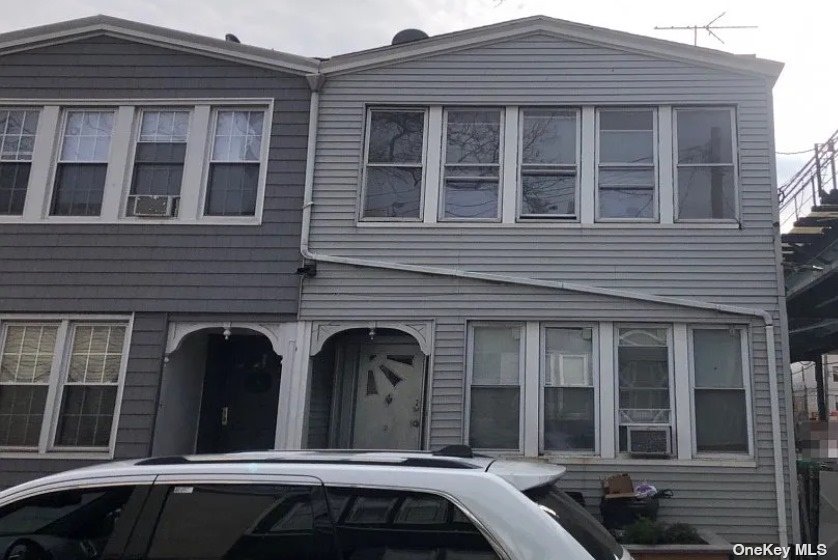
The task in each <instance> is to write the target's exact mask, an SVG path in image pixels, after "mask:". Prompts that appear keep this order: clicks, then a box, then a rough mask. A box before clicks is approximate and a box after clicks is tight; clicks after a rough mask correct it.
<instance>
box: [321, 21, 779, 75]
mask: <svg viewBox="0 0 838 560" xmlns="http://www.w3.org/2000/svg"><path fill="white" fill-rule="evenodd" d="M536 33H545V34H548V35H554V36H557V37H561V38H565V39H570V40H574V41H580V42H584V43H589V44H594V45H600V46H604V47H610V48H615V49H620V50H626V51H630V52H636V53H641V54H647V55H650V56H655V57H658V58H664V59H667V60H681V61H684V62H689V63H693V64H699V65H702V66H710V67H717V68H722V69H725V70H731V71H735V72H745V73H750V74H757V75H762V76H768V77H770V78H771V79H772V80H776V79H777V77H778V76H779V75H780V72H781V70H782V68H783V64H782V63H780V62H776V61H773V60H767V59H761V58H756V57H751V56H742V55H736V54H732V53H727V52H724V51H717V50H713V49H706V48H702V47H694V46H691V45H686V44H683V43H676V42H673V41H665V40H662V39H655V38H652V37H645V36H642V35H634V34H631V33H626V32H623V31H615V30H612V29H606V28H602V27H594V26H590V25H583V24H578V23H573V22H569V21H564V20H557V19H553V18H545V17H542V16H536V17H534V18H527V19H523V20H516V21H512V22H506V23H501V24H497V25H492V26H486V27H480V28H475V29H468V30H465V31H457V32H454V33H448V34H445V35H439V36H437V37H431V38H429V39H425V40H421V41H416V42H415V43H408V44H406V45H401V46H397V47H392V46H388V47H383V48H378V49H372V50H369V51H362V52H359V53H356V54H349V55H344V56H337V57H335V58H333V59H329V60H326V61H324V62H323V65H322V72H323V73H326V74H336V73H342V72H349V71H354V70H360V69H367V68H372V67H375V66H382V65H388V64H394V63H398V62H403V61H405V60H410V59H414V58H417V57H424V56H429V55H435V54H440V53H444V52H448V51H455V50H459V49H463V48H468V47H475V46H478V45H481V44H487V43H494V42H497V41H502V40H508V39H511V38H514V37H521V36H525V35H532V34H536Z"/></svg>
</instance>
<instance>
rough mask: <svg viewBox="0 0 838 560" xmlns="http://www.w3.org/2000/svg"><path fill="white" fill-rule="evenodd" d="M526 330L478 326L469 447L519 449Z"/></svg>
mask: <svg viewBox="0 0 838 560" xmlns="http://www.w3.org/2000/svg"><path fill="white" fill-rule="evenodd" d="M523 341H524V333H523V327H522V326H520V325H509V326H506V325H498V326H475V327H473V328H472V337H471V346H472V348H471V360H470V366H471V393H470V397H471V401H470V420H469V445H471V446H472V447H475V448H479V449H519V448H520V426H521V420H520V419H521V415H520V411H521V373H522V369H523V368H522V357H523V352H522V344H523Z"/></svg>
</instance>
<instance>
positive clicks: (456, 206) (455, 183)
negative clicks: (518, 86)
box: [442, 108, 503, 220]
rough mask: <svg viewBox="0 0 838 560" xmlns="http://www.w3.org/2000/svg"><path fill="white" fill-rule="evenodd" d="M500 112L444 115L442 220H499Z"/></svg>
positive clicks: (462, 111)
mask: <svg viewBox="0 0 838 560" xmlns="http://www.w3.org/2000/svg"><path fill="white" fill-rule="evenodd" d="M502 117H503V111H502V110H501V109H493V108H473V109H448V110H446V112H445V149H444V166H443V169H444V171H443V173H444V177H443V196H442V204H443V209H442V217H443V219H447V220H498V219H499V218H500V173H501V166H500V157H501V133H502V126H501V122H502Z"/></svg>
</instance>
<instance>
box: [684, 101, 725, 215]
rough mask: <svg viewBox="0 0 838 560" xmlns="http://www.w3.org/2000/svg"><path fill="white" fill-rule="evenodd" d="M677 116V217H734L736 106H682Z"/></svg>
mask: <svg viewBox="0 0 838 560" xmlns="http://www.w3.org/2000/svg"><path fill="white" fill-rule="evenodd" d="M675 117H676V122H677V126H676V138H677V142H676V161H677V172H676V174H675V185H676V193H677V203H678V219H681V220H735V219H736V215H737V203H736V164H735V158H734V141H733V137H734V134H735V127H734V110H733V109H731V108H711V107H696V108H679V109H676V110H675Z"/></svg>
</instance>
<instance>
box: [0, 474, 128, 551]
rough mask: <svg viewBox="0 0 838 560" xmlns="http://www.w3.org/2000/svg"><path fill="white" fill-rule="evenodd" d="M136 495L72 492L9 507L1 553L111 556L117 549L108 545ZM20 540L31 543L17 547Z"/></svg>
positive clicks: (0, 531)
mask: <svg viewBox="0 0 838 560" xmlns="http://www.w3.org/2000/svg"><path fill="white" fill-rule="evenodd" d="M133 491H134V490H133V487H129V486H117V487H108V488H96V489H80V490H66V491H62V492H53V493H50V494H44V495H42V496H35V497H32V498H27V499H24V500H21V501H19V502H16V503H14V504H11V505H9V506H6V507H5V508H3V509H2V510H0V554H6V557H10V556H9V555H11V557H12V558H38V559H40V558H54V559H55V560H59V559H64V558H79V559H81V558H83V559H84V560H98V559H99V558H103V557H111V554H113V553H114V552H115V551H108V549H107V547H108V544H109V542H110V540H111V536H112V535H113V534H114V533H115V532H116V530H117V528H118V526H119V524H120V523H121V522H123V521H124V520H123V519H122V518H121V514H122V511H123V509H124V507H125V504H126V503H127V502H128V499H129V498H130V497H131V494H132V492H133ZM18 539H25V540H24V541H23V542H22V543H21V542H20V541H18V544H16V545H15V544H14V543H15V541H17V540H18ZM27 542H28V543H29V544H26V543H27ZM32 543H34V544H32ZM5 547H8V548H5ZM44 552H46V554H44ZM14 553H17V555H14Z"/></svg>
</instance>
